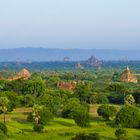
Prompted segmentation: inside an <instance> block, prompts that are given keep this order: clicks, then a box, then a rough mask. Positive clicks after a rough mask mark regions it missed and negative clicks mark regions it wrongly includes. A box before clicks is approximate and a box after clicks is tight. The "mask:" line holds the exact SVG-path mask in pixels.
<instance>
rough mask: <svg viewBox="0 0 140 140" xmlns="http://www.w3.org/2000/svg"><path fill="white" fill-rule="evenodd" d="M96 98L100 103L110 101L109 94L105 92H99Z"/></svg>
mask: <svg viewBox="0 0 140 140" xmlns="http://www.w3.org/2000/svg"><path fill="white" fill-rule="evenodd" d="M95 100H96V103H98V104H107V103H109V100H108V97H107V95H105V94H103V93H98V94H97V95H96V98H95Z"/></svg>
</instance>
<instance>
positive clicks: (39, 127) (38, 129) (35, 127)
mask: <svg viewBox="0 0 140 140" xmlns="http://www.w3.org/2000/svg"><path fill="white" fill-rule="evenodd" d="M33 129H34V131H35V132H42V130H43V129H44V126H43V125H42V124H38V125H36V124H34V127H33Z"/></svg>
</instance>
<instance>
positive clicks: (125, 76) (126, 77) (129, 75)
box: [120, 66, 138, 83]
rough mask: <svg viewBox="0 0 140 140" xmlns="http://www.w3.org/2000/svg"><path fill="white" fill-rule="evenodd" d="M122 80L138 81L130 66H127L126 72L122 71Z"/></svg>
mask: <svg viewBox="0 0 140 140" xmlns="http://www.w3.org/2000/svg"><path fill="white" fill-rule="evenodd" d="M120 80H121V81H122V82H130V83H137V82H138V80H137V77H136V76H134V75H133V74H132V73H131V71H130V69H129V67H128V66H127V68H126V70H124V72H123V73H122V75H121V78H120Z"/></svg>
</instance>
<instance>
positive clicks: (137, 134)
mask: <svg viewBox="0 0 140 140" xmlns="http://www.w3.org/2000/svg"><path fill="white" fill-rule="evenodd" d="M95 110H96V107H95ZM95 110H92V111H93V112H92V113H93V118H92V121H91V125H90V127H88V128H80V127H78V126H76V124H75V123H74V121H73V120H71V119H62V118H55V119H54V120H53V121H52V122H50V123H49V124H48V125H46V126H45V130H44V131H43V132H42V133H36V132H34V131H33V125H32V123H28V122H26V118H27V112H30V111H31V109H30V108H28V109H25V108H20V109H15V110H14V111H13V112H11V113H8V114H7V116H6V118H7V122H6V125H7V127H8V140H70V139H71V138H72V137H74V136H75V134H78V133H81V132H88V133H90V132H91V133H94V132H97V133H99V134H100V135H101V137H102V140H115V135H114V132H115V128H112V127H111V126H108V125H106V122H105V121H104V120H102V118H100V117H98V116H97V114H96V111H95ZM0 120H1V121H2V120H3V116H2V115H0ZM127 131H128V137H129V139H130V140H140V130H139V129H127Z"/></svg>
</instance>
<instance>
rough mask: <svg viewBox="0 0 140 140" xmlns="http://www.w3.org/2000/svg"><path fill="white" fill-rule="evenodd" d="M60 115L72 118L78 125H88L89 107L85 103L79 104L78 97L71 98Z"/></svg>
mask: <svg viewBox="0 0 140 140" xmlns="http://www.w3.org/2000/svg"><path fill="white" fill-rule="evenodd" d="M62 116H63V117H65V118H72V119H74V121H75V123H76V124H77V125H78V126H80V127H86V126H88V125H89V121H90V118H89V107H88V106H87V104H86V103H85V104H84V103H83V104H81V103H80V101H79V100H78V99H75V98H71V99H70V100H69V102H68V104H67V105H66V106H65V107H64V109H63V111H62Z"/></svg>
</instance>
